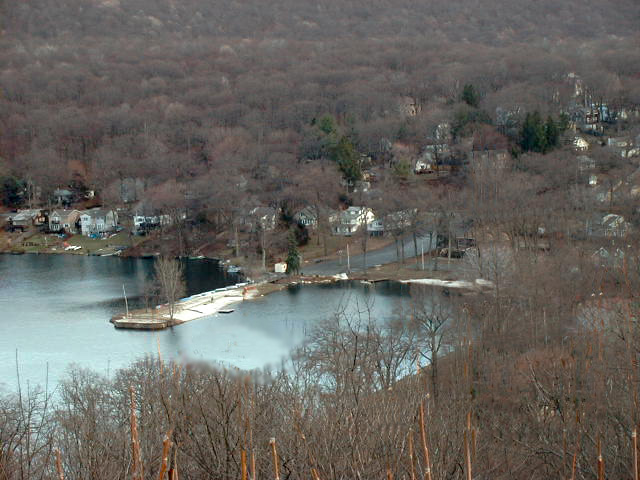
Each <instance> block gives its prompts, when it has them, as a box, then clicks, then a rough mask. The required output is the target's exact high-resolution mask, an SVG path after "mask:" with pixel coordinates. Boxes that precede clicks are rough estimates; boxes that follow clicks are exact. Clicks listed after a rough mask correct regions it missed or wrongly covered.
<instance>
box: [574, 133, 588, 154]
mask: <svg viewBox="0 0 640 480" xmlns="http://www.w3.org/2000/svg"><path fill="white" fill-rule="evenodd" d="M573 148H574V149H575V150H576V151H578V152H586V151H587V150H589V142H587V141H586V140H585V139H584V138H582V137H580V136H576V137H574V139H573Z"/></svg>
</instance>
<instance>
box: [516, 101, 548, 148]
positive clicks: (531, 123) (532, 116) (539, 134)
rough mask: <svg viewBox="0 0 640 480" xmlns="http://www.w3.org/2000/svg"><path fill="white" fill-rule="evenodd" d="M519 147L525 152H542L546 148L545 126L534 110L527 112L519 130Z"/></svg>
mask: <svg viewBox="0 0 640 480" xmlns="http://www.w3.org/2000/svg"><path fill="white" fill-rule="evenodd" d="M520 147H522V150H524V151H525V152H540V153H542V152H544V151H545V150H546V148H547V137H546V131H545V126H544V124H543V123H542V119H541V118H540V114H539V113H538V112H537V111H536V112H533V113H527V116H526V117H525V119H524V123H523V124H522V129H521V130H520Z"/></svg>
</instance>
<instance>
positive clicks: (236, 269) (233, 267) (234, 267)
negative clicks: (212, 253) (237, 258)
mask: <svg viewBox="0 0 640 480" xmlns="http://www.w3.org/2000/svg"><path fill="white" fill-rule="evenodd" d="M227 273H240V267H238V266H237V265H228V266H227Z"/></svg>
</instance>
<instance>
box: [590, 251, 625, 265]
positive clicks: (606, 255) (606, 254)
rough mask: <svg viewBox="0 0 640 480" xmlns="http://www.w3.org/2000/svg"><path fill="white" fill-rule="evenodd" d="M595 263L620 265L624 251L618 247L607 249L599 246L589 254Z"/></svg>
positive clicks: (622, 261)
mask: <svg viewBox="0 0 640 480" xmlns="http://www.w3.org/2000/svg"><path fill="white" fill-rule="evenodd" d="M591 257H592V258H593V260H594V262H595V263H596V265H599V266H602V267H622V265H623V263H624V251H623V250H621V249H620V248H611V250H608V249H606V248H604V247H600V248H599V249H598V250H596V251H595V252H594V253H593V255H591Z"/></svg>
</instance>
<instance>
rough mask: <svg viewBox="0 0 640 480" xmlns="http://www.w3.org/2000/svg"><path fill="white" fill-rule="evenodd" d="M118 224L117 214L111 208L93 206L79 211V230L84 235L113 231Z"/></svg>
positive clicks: (97, 234) (98, 234)
mask: <svg viewBox="0 0 640 480" xmlns="http://www.w3.org/2000/svg"><path fill="white" fill-rule="evenodd" d="M117 226H118V214H117V213H116V212H114V211H113V210H106V209H102V208H95V209H93V210H85V211H84V212H80V231H81V232H82V235H86V236H92V235H96V236H100V235H103V234H105V233H108V232H113V231H114V230H115V229H116V227H117Z"/></svg>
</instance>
